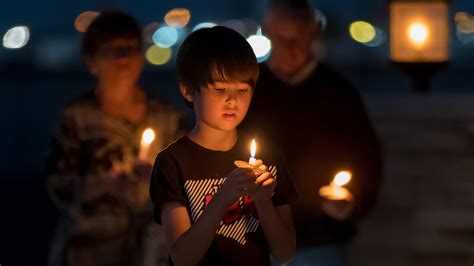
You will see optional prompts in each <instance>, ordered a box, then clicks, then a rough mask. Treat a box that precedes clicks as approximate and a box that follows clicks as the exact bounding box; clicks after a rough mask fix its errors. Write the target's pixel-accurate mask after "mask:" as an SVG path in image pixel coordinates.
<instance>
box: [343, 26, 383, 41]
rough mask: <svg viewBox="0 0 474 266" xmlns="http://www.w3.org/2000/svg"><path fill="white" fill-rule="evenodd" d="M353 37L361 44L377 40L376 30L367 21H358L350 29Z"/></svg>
mask: <svg viewBox="0 0 474 266" xmlns="http://www.w3.org/2000/svg"><path fill="white" fill-rule="evenodd" d="M349 33H350V34H351V37H352V38H353V39H354V40H355V41H357V42H360V43H367V42H370V41H372V40H373V39H374V38H375V35H376V30H375V27H374V26H372V24H370V23H368V22H365V21H356V22H354V23H352V24H351V25H350V27H349Z"/></svg>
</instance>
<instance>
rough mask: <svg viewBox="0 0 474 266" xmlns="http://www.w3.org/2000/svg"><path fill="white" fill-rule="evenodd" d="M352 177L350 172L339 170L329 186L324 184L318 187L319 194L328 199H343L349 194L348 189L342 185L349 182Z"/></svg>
mask: <svg viewBox="0 0 474 266" xmlns="http://www.w3.org/2000/svg"><path fill="white" fill-rule="evenodd" d="M351 178H352V173H351V172H349V171H341V172H339V173H337V174H336V176H335V177H334V180H333V181H331V182H330V183H329V186H324V187H322V188H321V189H319V195H321V196H323V197H325V198H327V199H330V200H345V199H348V198H349V196H350V192H349V190H347V189H346V188H344V187H342V186H344V185H346V184H347V183H349V181H351Z"/></svg>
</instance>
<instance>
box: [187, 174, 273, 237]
mask: <svg viewBox="0 0 474 266" xmlns="http://www.w3.org/2000/svg"><path fill="white" fill-rule="evenodd" d="M268 170H269V172H270V173H272V175H273V176H274V178H275V179H276V177H277V168H276V167H275V166H270V167H269V168H268ZM224 181H225V177H224V178H219V179H200V180H191V179H188V180H186V182H185V183H184V189H185V191H186V194H187V196H188V199H189V202H190V206H191V216H192V217H191V218H192V220H193V222H195V221H197V219H199V216H201V214H202V213H203V212H204V209H205V208H206V207H207V205H208V204H209V202H210V201H211V199H212V197H213V196H214V195H215V194H216V193H217V191H218V189H219V187H220V186H221V185H222V184H223V183H224ZM258 226H259V220H258V214H257V210H256V208H255V205H254V204H253V201H252V198H251V197H250V196H245V197H241V198H239V200H238V201H237V202H236V203H234V204H233V205H231V206H229V208H227V211H226V213H225V215H224V218H223V219H222V221H221V223H220V225H219V228H217V231H216V234H219V235H222V236H224V237H227V238H232V239H234V240H235V241H237V242H238V243H239V244H241V245H245V243H246V242H247V241H246V239H245V234H246V233H253V232H255V231H257V228H258Z"/></svg>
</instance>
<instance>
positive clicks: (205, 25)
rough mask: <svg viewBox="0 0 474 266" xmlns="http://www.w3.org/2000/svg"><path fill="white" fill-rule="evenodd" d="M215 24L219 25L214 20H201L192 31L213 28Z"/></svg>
mask: <svg viewBox="0 0 474 266" xmlns="http://www.w3.org/2000/svg"><path fill="white" fill-rule="evenodd" d="M214 26H217V24H216V23H213V22H201V23H199V24H197V25H196V26H194V28H193V30H192V31H197V30H199V29H204V28H212V27H214Z"/></svg>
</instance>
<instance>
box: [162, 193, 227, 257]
mask: <svg viewBox="0 0 474 266" xmlns="http://www.w3.org/2000/svg"><path fill="white" fill-rule="evenodd" d="M226 208H227V205H226V204H225V203H224V201H222V200H219V199H218V196H216V197H215V198H213V199H212V200H211V202H210V203H209V205H208V206H207V208H206V210H205V211H204V213H203V214H202V215H201V216H200V217H199V219H198V220H197V221H196V222H195V223H194V224H193V225H192V226H191V221H190V220H189V215H188V211H187V209H186V207H184V206H183V205H182V204H181V203H178V202H173V203H167V204H165V205H164V206H163V210H162V212H161V219H162V223H163V229H164V232H165V237H166V242H167V244H168V247H169V253H170V256H171V259H172V260H173V262H174V264H175V265H197V264H198V263H199V261H201V260H202V258H203V257H204V255H205V254H206V252H207V250H208V249H209V247H210V246H211V243H212V241H213V239H214V237H215V234H216V230H217V228H218V226H219V223H220V221H221V220H222V217H223V216H224V213H225V211H226Z"/></svg>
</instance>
